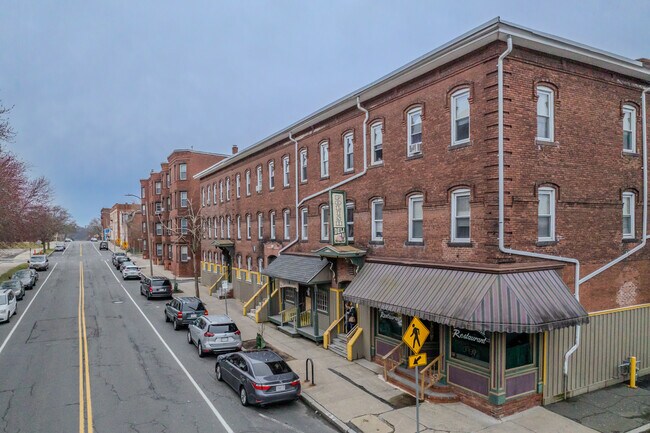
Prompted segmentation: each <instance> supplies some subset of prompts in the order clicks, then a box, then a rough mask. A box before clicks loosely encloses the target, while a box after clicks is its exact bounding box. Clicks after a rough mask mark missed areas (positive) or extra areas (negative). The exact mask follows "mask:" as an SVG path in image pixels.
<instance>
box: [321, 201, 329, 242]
mask: <svg viewBox="0 0 650 433" xmlns="http://www.w3.org/2000/svg"><path fill="white" fill-rule="evenodd" d="M329 238H330V207H329V206H321V208H320V240H321V241H327V240H329Z"/></svg>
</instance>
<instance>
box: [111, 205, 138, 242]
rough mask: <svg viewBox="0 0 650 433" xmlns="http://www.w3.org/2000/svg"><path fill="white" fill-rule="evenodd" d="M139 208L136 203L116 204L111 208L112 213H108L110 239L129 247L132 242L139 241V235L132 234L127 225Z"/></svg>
mask: <svg viewBox="0 0 650 433" xmlns="http://www.w3.org/2000/svg"><path fill="white" fill-rule="evenodd" d="M139 208H140V206H139V205H138V204H136V203H115V204H114V205H113V206H112V207H111V208H110V212H108V228H110V229H111V231H110V238H111V239H112V240H113V241H115V242H116V243H119V244H120V245H123V246H126V247H128V246H129V245H130V244H131V242H132V241H134V240H135V239H137V235H138V233H134V232H132V231H131V232H130V231H129V227H128V224H127V223H128V221H129V220H130V219H131V218H132V217H133V214H134V212H136V211H138V210H139ZM102 216H103V214H102ZM102 225H103V224H102ZM105 228H106V227H105Z"/></svg>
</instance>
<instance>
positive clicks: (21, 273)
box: [14, 270, 32, 278]
mask: <svg viewBox="0 0 650 433" xmlns="http://www.w3.org/2000/svg"><path fill="white" fill-rule="evenodd" d="M31 274H32V273H31V272H29V271H28V270H23V271H18V272H16V273H15V274H14V275H17V276H18V277H20V278H25V277H29V276H30V275H31Z"/></svg>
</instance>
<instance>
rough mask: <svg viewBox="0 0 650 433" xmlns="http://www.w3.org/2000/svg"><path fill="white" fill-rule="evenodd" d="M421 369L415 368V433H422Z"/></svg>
mask: <svg viewBox="0 0 650 433" xmlns="http://www.w3.org/2000/svg"><path fill="white" fill-rule="evenodd" d="M418 373H419V367H418V366H417V365H416V366H415V431H416V433H420V386H419V376H420V375H419V374H418Z"/></svg>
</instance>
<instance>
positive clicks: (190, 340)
mask: <svg viewBox="0 0 650 433" xmlns="http://www.w3.org/2000/svg"><path fill="white" fill-rule="evenodd" d="M187 343H188V344H194V342H193V341H192V334H190V331H189V329H188V331H187Z"/></svg>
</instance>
